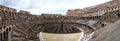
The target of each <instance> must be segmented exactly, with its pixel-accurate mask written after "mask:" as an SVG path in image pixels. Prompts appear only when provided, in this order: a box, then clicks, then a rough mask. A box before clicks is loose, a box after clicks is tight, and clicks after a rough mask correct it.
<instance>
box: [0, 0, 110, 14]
mask: <svg viewBox="0 0 120 41" xmlns="http://www.w3.org/2000/svg"><path fill="white" fill-rule="evenodd" d="M107 1H110V0H0V4H1V5H5V6H9V7H12V8H16V9H18V10H27V11H30V12H31V13H32V14H35V15H40V14H41V13H50V14H53V13H55V14H64V15H65V13H66V11H67V10H68V9H76V8H84V7H88V6H92V5H97V4H101V3H104V2H107Z"/></svg>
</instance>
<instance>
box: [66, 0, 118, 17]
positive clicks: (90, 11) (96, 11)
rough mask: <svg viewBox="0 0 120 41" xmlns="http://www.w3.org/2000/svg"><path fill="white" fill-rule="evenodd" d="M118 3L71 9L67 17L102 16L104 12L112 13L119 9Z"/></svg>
mask: <svg viewBox="0 0 120 41" xmlns="http://www.w3.org/2000/svg"><path fill="white" fill-rule="evenodd" d="M118 5H119V4H118V1H109V2H106V3H103V4H99V5H95V6H91V7H86V8H83V9H73V10H68V12H67V15H70V16H72V15H76V16H78V15H79V16H95V15H102V14H104V13H105V12H109V11H114V10H116V9H119V6H118Z"/></svg>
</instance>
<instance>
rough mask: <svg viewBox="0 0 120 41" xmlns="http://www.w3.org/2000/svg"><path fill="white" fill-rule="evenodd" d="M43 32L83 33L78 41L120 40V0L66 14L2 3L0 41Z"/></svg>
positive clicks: (24, 40) (31, 40)
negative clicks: (31, 9)
mask: <svg viewBox="0 0 120 41" xmlns="http://www.w3.org/2000/svg"><path fill="white" fill-rule="evenodd" d="M42 32H44V33H50V34H73V33H81V36H79V37H80V39H79V40H78V41H120V0H111V1H108V2H106V3H102V4H99V5H95V6H91V7H86V8H83V9H70V10H68V11H67V12H66V15H61V14H41V15H32V14H31V13H30V12H27V11H23V10H20V11H19V12H17V10H16V9H14V8H9V7H7V6H3V5H0V41H44V40H43V39H42V38H41V37H39V35H38V34H41V33H42ZM69 37H70V36H68V37H67V38H69ZM49 38H52V36H51V37H49ZM48 41H52V40H48ZM56 41H57V40H56Z"/></svg>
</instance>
